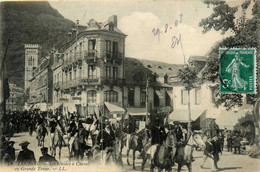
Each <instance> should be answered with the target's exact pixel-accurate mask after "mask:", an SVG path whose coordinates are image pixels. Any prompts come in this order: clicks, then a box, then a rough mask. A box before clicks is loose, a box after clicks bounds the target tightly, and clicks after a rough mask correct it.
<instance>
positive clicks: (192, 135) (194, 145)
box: [186, 133, 199, 148]
mask: <svg viewBox="0 0 260 172" xmlns="http://www.w3.org/2000/svg"><path fill="white" fill-rule="evenodd" d="M194 135H195V134H194V133H192V134H191V136H190V137H191V138H192V141H193V142H195V144H188V143H187V144H186V145H188V146H191V147H192V148H194V147H195V148H197V147H199V146H198V145H199V144H198V142H197V141H196V140H195V139H194ZM189 139H190V138H189Z"/></svg>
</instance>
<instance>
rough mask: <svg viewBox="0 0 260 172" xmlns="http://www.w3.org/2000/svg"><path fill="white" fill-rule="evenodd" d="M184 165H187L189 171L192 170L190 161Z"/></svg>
mask: <svg viewBox="0 0 260 172" xmlns="http://www.w3.org/2000/svg"><path fill="white" fill-rule="evenodd" d="M186 166H187V167H188V170H189V172H192V165H191V163H188V164H187V165H186Z"/></svg>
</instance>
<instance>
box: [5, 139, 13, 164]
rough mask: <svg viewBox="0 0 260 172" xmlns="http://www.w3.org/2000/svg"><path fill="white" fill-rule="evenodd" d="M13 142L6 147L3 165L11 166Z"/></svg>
mask: <svg viewBox="0 0 260 172" xmlns="http://www.w3.org/2000/svg"><path fill="white" fill-rule="evenodd" d="M14 143H15V142H14V141H9V142H8V146H7V147H6V149H5V151H4V152H5V154H4V157H3V163H4V164H5V165H12V164H13V163H14V161H15V148H14Z"/></svg>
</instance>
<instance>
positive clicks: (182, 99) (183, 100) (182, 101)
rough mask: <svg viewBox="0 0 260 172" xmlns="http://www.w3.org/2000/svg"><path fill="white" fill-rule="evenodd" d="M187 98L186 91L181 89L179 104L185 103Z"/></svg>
mask: <svg viewBox="0 0 260 172" xmlns="http://www.w3.org/2000/svg"><path fill="white" fill-rule="evenodd" d="M187 100H188V91H186V90H181V104H182V105H186V104H187Z"/></svg>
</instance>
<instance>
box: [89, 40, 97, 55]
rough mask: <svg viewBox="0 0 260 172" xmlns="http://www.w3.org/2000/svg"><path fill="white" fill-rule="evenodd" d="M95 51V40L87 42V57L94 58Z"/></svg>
mask: <svg viewBox="0 0 260 172" xmlns="http://www.w3.org/2000/svg"><path fill="white" fill-rule="evenodd" d="M95 49H96V40H88V55H89V56H94V53H95V52H94V50H95Z"/></svg>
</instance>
